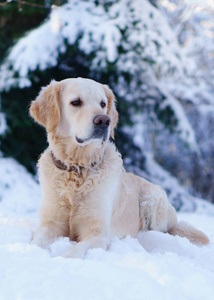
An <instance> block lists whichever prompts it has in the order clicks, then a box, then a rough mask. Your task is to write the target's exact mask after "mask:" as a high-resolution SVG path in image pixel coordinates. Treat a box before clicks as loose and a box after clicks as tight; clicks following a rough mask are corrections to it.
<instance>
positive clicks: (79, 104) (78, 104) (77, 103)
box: [71, 98, 82, 106]
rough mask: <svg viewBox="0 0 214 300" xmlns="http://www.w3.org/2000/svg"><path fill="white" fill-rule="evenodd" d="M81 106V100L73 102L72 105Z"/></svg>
mask: <svg viewBox="0 0 214 300" xmlns="http://www.w3.org/2000/svg"><path fill="white" fill-rule="evenodd" d="M81 104H82V101H81V100H80V99H79V98H77V99H75V100H73V101H71V105H73V106H81Z"/></svg>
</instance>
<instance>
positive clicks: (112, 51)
mask: <svg viewBox="0 0 214 300" xmlns="http://www.w3.org/2000/svg"><path fill="white" fill-rule="evenodd" d="M190 62H191V65H192V70H194V66H195V64H194V61H191V60H190ZM0 76H1V86H0V88H1V90H2V110H3V111H4V113H5V115H6V118H7V125H8V127H7V128H8V129H7V131H6V132H5V133H4V134H3V135H2V136H1V141H2V142H1V147H2V151H3V152H4V154H5V155H12V156H14V157H16V158H17V159H18V160H19V161H20V162H22V163H23V164H24V165H25V166H27V168H28V169H30V170H31V171H32V170H34V168H35V167H34V164H35V161H36V158H37V157H36V156H38V155H39V154H40V153H41V151H42V149H44V147H45V146H46V143H45V134H44V130H43V129H41V128H40V127H38V126H37V125H35V124H33V123H32V121H31V120H30V119H29V117H28V115H27V107H28V105H29V101H30V100H32V99H34V98H35V97H36V95H37V94H38V92H39V90H40V88H41V86H44V85H47V84H48V83H49V82H50V80H51V79H53V78H54V79H56V80H61V79H64V78H67V77H78V76H80V77H89V78H92V79H95V80H97V81H100V82H102V83H105V84H106V83H107V84H109V86H110V87H111V88H112V89H113V91H114V93H115V95H116V98H117V106H118V111H119V113H120V122H119V126H118V130H117V134H116V143H117V146H118V148H119V151H120V152H121V153H122V155H123V158H124V162H125V166H126V168H127V169H128V170H132V171H134V172H135V173H138V174H143V175H146V176H147V177H148V178H150V179H152V180H154V181H156V182H158V183H160V182H161V181H162V185H164V187H165V188H166V189H167V190H168V192H169V194H170V199H171V201H172V202H173V203H174V205H175V206H176V208H181V207H182V206H185V205H186V203H187V200H186V199H185V198H186V193H185V191H184V190H182V189H180V190H179V192H178V189H177V187H178V184H177V183H176V181H175V180H174V179H173V181H172V180H166V178H169V177H170V176H169V175H168V173H167V172H165V171H164V170H163V169H161V168H160V167H159V166H158V165H157V164H156V163H155V160H156V161H157V162H158V163H159V164H160V165H163V166H164V167H165V168H167V169H168V170H169V171H171V172H173V171H174V175H175V176H178V173H179V171H180V170H179V168H178V167H177V165H179V164H177V165H176V164H173V160H172V159H169V157H167V156H168V154H169V152H170V151H169V149H171V148H170V147H172V148H173V147H174V149H176V150H175V152H176V155H177V156H176V160H174V161H176V162H178V161H179V159H180V158H181V157H180V156H179V155H181V156H182V155H183V154H184V153H186V155H188V157H191V160H192V161H193V160H195V162H198V158H199V157H200V152H201V145H200V144H199V143H198V141H197V139H196V136H197V135H198V133H197V132H195V130H194V129H193V127H192V124H193V123H192V122H190V118H189V115H188V112H187V104H186V99H181V98H180V97H178V96H177V95H176V93H174V91H172V87H174V86H175V85H177V89H176V91H181V90H182V89H185V90H188V89H189V88H192V87H194V86H195V85H194V82H193V79H192V76H191V74H189V60H188V58H187V57H186V56H185V53H184V52H183V51H182V47H181V45H179V42H178V40H177V38H176V35H175V33H174V32H173V30H172V29H171V28H170V27H169V25H168V23H167V21H166V17H165V16H164V14H163V13H162V12H161V11H160V9H159V7H158V3H157V1H147V0H144V1H141V0H134V1H130V0H112V1H102V0H96V1H84V0H81V1H68V3H67V4H65V5H63V6H61V7H59V8H55V9H54V10H53V11H52V13H51V15H50V18H48V19H47V21H46V22H44V23H43V24H42V25H41V26H40V27H38V28H37V29H35V30H33V31H31V32H29V33H28V34H27V35H26V36H25V37H23V38H22V39H20V40H19V41H18V42H17V43H16V44H15V46H14V47H13V48H12V49H11V51H10V52H9V54H8V56H7V57H6V60H5V61H4V62H3V63H2V66H1V73H0ZM203 82H205V81H203ZM193 95H194V93H192V94H190V95H189V98H190V99H192V97H193ZM172 133H173V134H172ZM169 143H170V145H169ZM166 153H167V155H166ZM178 157H179V159H178ZM32 162H34V163H33V164H32ZM175 165H176V166H175ZM192 166H197V164H196V163H193V164H191V166H190V165H189V168H192ZM142 170H144V171H142ZM154 170H155V172H154ZM187 173H188V172H187ZM187 173H185V174H187ZM194 174H195V173H194ZM191 180H192V182H193V181H194V180H195V179H193V177H192V179H191ZM172 182H173V183H172ZM175 185H176V189H177V190H176V191H177V192H176V193H175V191H173V189H174V188H175ZM203 188H205V186H203V187H201V190H202V189H203ZM205 189H206V190H207V189H208V188H207V187H206V188H205ZM194 192H195V193H196V194H197V193H200V192H201V191H200V192H199V191H196V190H194ZM206 192H207V191H206ZM189 199H190V197H189ZM190 200H191V201H189V203H192V199H190ZM187 205H188V204H187Z"/></svg>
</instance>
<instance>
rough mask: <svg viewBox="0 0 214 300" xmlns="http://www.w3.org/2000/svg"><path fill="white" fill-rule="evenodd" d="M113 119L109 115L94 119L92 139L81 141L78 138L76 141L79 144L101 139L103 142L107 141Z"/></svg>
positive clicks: (98, 116) (97, 116)
mask: <svg viewBox="0 0 214 300" xmlns="http://www.w3.org/2000/svg"><path fill="white" fill-rule="evenodd" d="M110 123H111V119H110V118H109V116H107V115H96V116H95V117H94V119H93V132H92V134H91V136H90V137H88V138H86V139H81V138H79V137H77V136H76V140H77V142H78V143H79V144H83V143H84V142H88V141H90V140H93V139H101V140H102V142H104V141H106V140H107V138H108V133H109V130H108V129H109V126H110Z"/></svg>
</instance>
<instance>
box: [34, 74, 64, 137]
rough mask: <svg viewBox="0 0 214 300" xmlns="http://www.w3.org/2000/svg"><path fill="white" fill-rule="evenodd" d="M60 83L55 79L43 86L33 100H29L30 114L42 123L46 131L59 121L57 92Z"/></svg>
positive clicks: (59, 88)
mask: <svg viewBox="0 0 214 300" xmlns="http://www.w3.org/2000/svg"><path fill="white" fill-rule="evenodd" d="M60 91H61V84H60V83H59V82H56V81H55V80H53V81H51V83H50V84H49V85H48V86H46V87H43V88H42V90H41V92H40V93H39V95H38V97H37V98H36V100H35V101H32V102H31V105H30V115H31V116H32V117H33V118H34V120H35V121H36V122H38V123H39V124H41V125H43V126H44V127H45V128H46V130H47V132H52V131H53V130H54V129H56V127H57V125H58V124H59V121H60V108H59V93H60Z"/></svg>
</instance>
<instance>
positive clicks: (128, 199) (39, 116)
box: [30, 78, 209, 257]
mask: <svg viewBox="0 0 214 300" xmlns="http://www.w3.org/2000/svg"><path fill="white" fill-rule="evenodd" d="M75 99H81V103H82V104H81V106H80V107H75V106H73V105H72V104H71V102H72V101H74V100H75ZM101 101H104V102H105V103H106V107H103V108H102V107H101V105H100V103H101ZM30 113H31V115H32V116H33V118H34V119H35V120H36V121H37V122H38V123H40V124H41V125H43V126H44V127H46V130H47V134H48V142H49V147H48V148H47V149H46V151H45V152H44V153H43V154H42V156H41V158H40V160H39V163H38V166H39V175H40V183H41V187H42V202H41V209H40V216H41V224H40V227H39V228H38V229H37V231H36V232H35V233H34V236H33V240H32V243H33V244H37V245H39V246H41V247H46V246H47V245H49V244H50V243H52V242H53V241H54V240H55V239H57V238H58V237H60V236H69V237H70V239H71V240H74V241H76V242H77V243H76V244H75V245H74V246H73V247H71V249H69V251H68V252H67V253H65V255H64V256H65V257H84V255H85V253H86V252H87V250H88V249H90V248H95V247H102V248H103V249H107V247H108V245H109V243H110V240H111V238H112V237H115V236H117V237H120V238H122V237H125V236H127V235H131V236H135V235H136V234H137V232H138V231H140V230H143V231H146V230H157V231H162V232H169V233H170V234H173V235H180V236H182V237H187V238H188V239H189V240H190V241H191V242H193V243H196V244H207V243H208V242H209V240H208V238H207V237H206V236H205V235H204V234H203V233H202V232H200V231H198V230H196V229H195V228H193V227H191V226H190V225H186V224H184V223H178V221H177V217H176V213H175V210H174V208H173V207H172V206H171V204H170V203H169V202H168V200H167V196H166V193H165V192H164V190H163V189H162V188H161V187H160V186H157V185H154V184H152V183H150V182H148V181H147V180H145V179H143V178H140V177H137V176H135V175H133V174H130V173H126V172H125V170H124V168H123V163H122V159H121V156H120V154H119V153H118V152H117V150H116V149H115V146H114V144H113V143H111V142H110V141H109V139H107V140H106V141H103V140H102V139H101V138H96V139H94V138H90V136H92V133H93V130H94V129H93V119H94V117H95V116H96V115H108V116H109V117H110V119H111V123H110V126H109V129H108V138H109V136H110V135H111V136H112V138H113V137H114V128H115V126H116V124H117V118H118V114H117V111H116V109H115V98H114V95H113V93H112V91H111V90H110V89H109V88H108V87H107V86H105V85H102V84H99V83H97V82H95V81H93V80H89V79H83V78H76V79H66V80H63V81H61V82H56V81H52V82H51V84H50V85H48V86H47V87H45V88H43V89H42V91H41V93H40V94H39V96H38V97H37V99H36V100H35V101H33V102H32V103H31V108H30ZM76 137H78V138H81V139H83V140H84V142H83V143H78V141H77V139H76ZM51 151H52V152H53V153H54V156H55V157H56V158H57V159H58V160H61V161H62V162H63V163H64V164H65V165H67V166H71V165H72V166H75V167H76V170H77V171H76V172H68V171H64V170H61V169H59V168H57V167H56V165H55V164H54V162H53V160H52V157H51ZM94 163H96V164H95V165H94Z"/></svg>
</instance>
